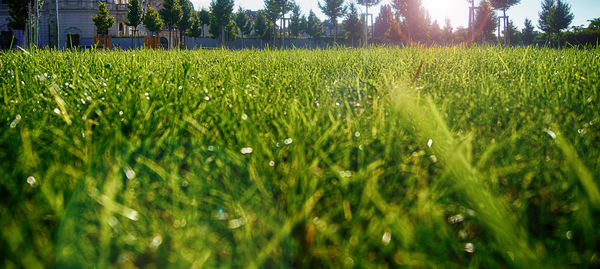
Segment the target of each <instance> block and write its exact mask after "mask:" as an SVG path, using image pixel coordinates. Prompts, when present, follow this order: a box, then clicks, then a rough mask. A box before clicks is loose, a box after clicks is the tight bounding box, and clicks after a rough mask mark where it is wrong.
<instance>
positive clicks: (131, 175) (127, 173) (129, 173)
mask: <svg viewBox="0 0 600 269" xmlns="http://www.w3.org/2000/svg"><path fill="white" fill-rule="evenodd" d="M123 171H124V172H125V176H126V177H127V179H134V178H135V171H133V169H131V167H129V166H127V167H125V168H123Z"/></svg>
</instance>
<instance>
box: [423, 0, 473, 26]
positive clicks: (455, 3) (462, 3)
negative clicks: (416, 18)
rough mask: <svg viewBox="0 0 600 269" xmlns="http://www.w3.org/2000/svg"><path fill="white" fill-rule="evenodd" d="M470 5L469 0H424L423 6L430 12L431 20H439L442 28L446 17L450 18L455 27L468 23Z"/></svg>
mask: <svg viewBox="0 0 600 269" xmlns="http://www.w3.org/2000/svg"><path fill="white" fill-rule="evenodd" d="M468 6H469V4H468V3H467V0H423V7H424V8H425V9H426V10H427V12H429V15H430V16H431V21H432V22H433V21H437V23H438V24H439V25H440V27H442V28H443V27H444V25H445V23H446V22H445V20H446V18H449V19H450V22H451V24H452V26H453V27H454V28H456V27H457V26H459V25H463V26H465V25H467V24H468V23H467V20H468V18H469V16H468V14H469V9H468Z"/></svg>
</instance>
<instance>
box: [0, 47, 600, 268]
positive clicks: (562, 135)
mask: <svg viewBox="0 0 600 269" xmlns="http://www.w3.org/2000/svg"><path fill="white" fill-rule="evenodd" d="M421 60H423V67H422V69H421V71H420V73H419V74H418V77H417V79H416V81H415V83H414V85H410V84H411V81H412V79H413V77H414V76H415V73H416V72H417V69H418V67H419V63H420V61H421ZM599 68H600V48H595V49H587V50H577V49H567V50H562V51H558V50H550V49H534V48H498V47H473V48H430V49H421V48H405V49H384V48H380V49H372V50H369V51H365V50H354V49H340V50H316V51H308V50H289V51H226V50H223V51H221V50H213V51H129V52H68V51H65V52H59V53H57V52H49V51H35V52H31V54H27V53H23V52H8V53H0V82H1V85H2V86H1V87H2V89H1V91H2V93H1V94H0V121H1V122H2V123H1V125H0V126H1V127H0V128H1V129H0V147H1V149H2V150H1V151H0V196H1V198H0V215H1V216H2V217H1V218H0V226H1V227H2V229H1V234H0V253H1V254H0V255H1V256H2V263H1V264H0V267H5V268H11V267H21V266H24V267H27V268H34V267H39V266H45V267H55V266H56V267H60V268H69V267H74V268H78V267H99V268H104V267H113V266H114V267H141V268H150V267H155V268H164V267H181V268H186V267H201V266H206V267H217V266H218V267H276V268H279V267H284V268H287V267H369V268H370V267H379V266H387V267H398V266H408V267H440V268H454V267H458V268H464V267H483V268H505V267H532V268H537V267H598V266H600V234H599V233H598V231H599V227H600V226H599V224H600V193H599V191H598V181H599V180H598V177H599V176H600V147H599V141H600V137H599V131H600V93H599V91H600V69H599Z"/></svg>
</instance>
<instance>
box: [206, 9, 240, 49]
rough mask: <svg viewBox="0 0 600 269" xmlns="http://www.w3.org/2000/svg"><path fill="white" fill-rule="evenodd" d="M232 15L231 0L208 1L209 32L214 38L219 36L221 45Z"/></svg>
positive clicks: (223, 42)
mask: <svg viewBox="0 0 600 269" xmlns="http://www.w3.org/2000/svg"><path fill="white" fill-rule="evenodd" d="M232 16H233V0H213V1H212V2H211V3H210V32H211V33H212V34H213V36H214V37H215V38H220V42H221V46H222V45H223V44H225V38H226V37H227V35H226V34H227V33H226V31H227V30H228V28H230V27H229V26H230V24H231V20H232ZM234 29H235V28H234ZM229 30H233V29H229Z"/></svg>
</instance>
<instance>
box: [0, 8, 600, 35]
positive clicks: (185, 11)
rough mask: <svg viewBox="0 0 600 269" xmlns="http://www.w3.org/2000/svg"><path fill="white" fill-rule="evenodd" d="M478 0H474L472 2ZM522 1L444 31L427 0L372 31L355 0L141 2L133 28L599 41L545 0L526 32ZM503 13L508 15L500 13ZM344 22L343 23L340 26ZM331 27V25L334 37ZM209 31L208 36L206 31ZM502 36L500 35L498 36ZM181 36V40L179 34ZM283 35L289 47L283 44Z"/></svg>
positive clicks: (22, 19) (102, 21)
mask: <svg viewBox="0 0 600 269" xmlns="http://www.w3.org/2000/svg"><path fill="white" fill-rule="evenodd" d="M5 1H6V3H7V4H8V5H9V9H10V12H9V13H10V15H11V20H10V21H9V26H10V27H12V28H14V29H24V28H25V24H26V19H27V8H26V7H27V4H28V3H29V2H31V1H32V0H5ZM380 1H381V0H357V4H359V5H362V6H364V8H365V10H366V13H368V9H369V7H373V6H375V5H378V4H379V3H380ZM468 1H469V2H473V5H474V0H468ZM519 3H520V0H481V1H480V2H479V3H478V5H477V7H476V8H475V11H474V13H475V14H474V15H475V16H474V17H475V18H474V21H473V22H472V25H469V27H458V28H456V29H453V27H452V25H451V24H450V20H449V19H446V20H445V24H444V26H443V27H441V26H440V24H439V23H438V22H437V21H432V20H431V18H430V16H429V14H428V12H427V11H426V10H425V9H424V8H423V6H422V0H391V2H390V4H386V5H383V6H381V7H380V12H379V16H378V17H377V18H376V19H375V23H374V25H372V26H371V29H367V25H368V24H367V23H365V19H366V18H365V17H364V16H363V14H360V13H359V10H358V7H357V5H356V4H355V3H354V2H350V0H319V8H320V10H321V12H322V13H323V14H325V15H326V16H327V18H328V21H325V22H323V21H321V20H320V19H319V18H318V17H317V16H316V14H315V13H314V12H313V11H312V10H311V11H310V12H309V14H308V16H306V15H305V14H302V12H301V11H300V7H299V6H298V5H297V4H296V3H295V2H294V1H293V0H264V8H263V9H261V10H258V11H256V12H254V11H250V10H247V9H243V8H242V7H240V8H239V9H238V10H237V11H234V4H235V3H234V0H213V1H212V2H211V3H210V7H209V9H202V10H194V8H193V5H192V3H191V1H190V0H165V1H164V2H163V4H162V8H161V9H160V10H158V11H156V10H153V9H152V8H151V7H148V8H147V9H146V10H145V11H144V8H143V6H142V3H141V2H140V0H130V1H129V3H128V6H127V8H128V12H127V22H126V23H127V25H128V26H130V27H132V28H133V32H134V35H135V34H136V33H137V28H138V27H139V26H140V25H143V26H144V27H145V28H146V30H147V31H148V32H149V33H150V34H151V35H152V34H154V33H158V32H160V31H162V30H168V32H169V44H171V46H176V45H177V44H179V45H183V44H184V42H185V39H184V37H185V36H188V37H200V36H208V35H209V34H210V36H212V37H213V38H215V39H218V40H219V42H220V44H221V45H226V44H227V43H228V42H230V41H232V40H235V39H236V38H238V37H254V38H260V39H262V40H264V41H267V42H270V43H271V44H272V45H278V44H282V45H283V42H284V40H285V38H286V36H287V37H301V36H302V37H310V38H312V39H313V40H315V41H319V40H321V39H324V38H326V39H327V41H328V42H331V43H333V44H345V45H350V46H360V45H366V43H368V38H369V37H371V38H372V42H375V43H378V44H437V45H448V44H458V43H470V42H478V43H503V44H505V45H530V44H534V43H536V42H540V41H551V42H556V44H558V46H560V44H561V37H562V36H564V37H563V39H564V40H563V42H562V43H564V42H565V41H566V42H570V43H585V42H587V43H594V42H595V40H597V39H598V38H599V37H600V33H599V31H600V30H599V29H598V28H599V26H598V25H599V24H600V22H599V19H594V20H591V21H590V25H589V26H588V27H587V28H582V27H576V28H572V29H571V31H569V32H567V33H563V31H564V30H565V29H568V27H569V26H570V25H571V23H572V20H573V13H572V12H571V7H570V6H569V4H568V3H566V1H565V0H542V1H541V7H542V11H541V12H540V13H539V14H538V25H537V26H538V28H539V29H540V30H541V31H542V32H541V33H539V32H537V31H536V30H535V27H534V26H533V23H532V21H531V20H529V19H526V20H525V21H524V27H523V29H522V30H521V31H519V30H518V29H517V27H516V26H515V25H514V23H513V21H512V20H509V17H508V16H507V11H509V9H510V8H511V7H513V6H515V5H517V4H519ZM497 12H499V13H500V14H502V16H498V15H497V14H498V13H497ZM339 20H342V24H341V25H338V21H339ZM93 21H94V24H95V25H96V28H97V31H98V33H107V32H108V29H109V28H110V27H112V25H113V24H114V18H112V17H111V16H110V15H109V12H108V10H107V7H106V5H105V4H104V3H103V2H99V6H98V15H97V16H96V17H94V18H93ZM324 25H326V26H328V29H327V30H328V31H329V34H326V32H325V28H324ZM205 28H208V32H205ZM496 30H497V31H498V34H497V35H496V34H495V31H496ZM174 33H178V34H179V35H178V36H174V35H173V34H174ZM278 38H281V43H278V42H277V39H278Z"/></svg>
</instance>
